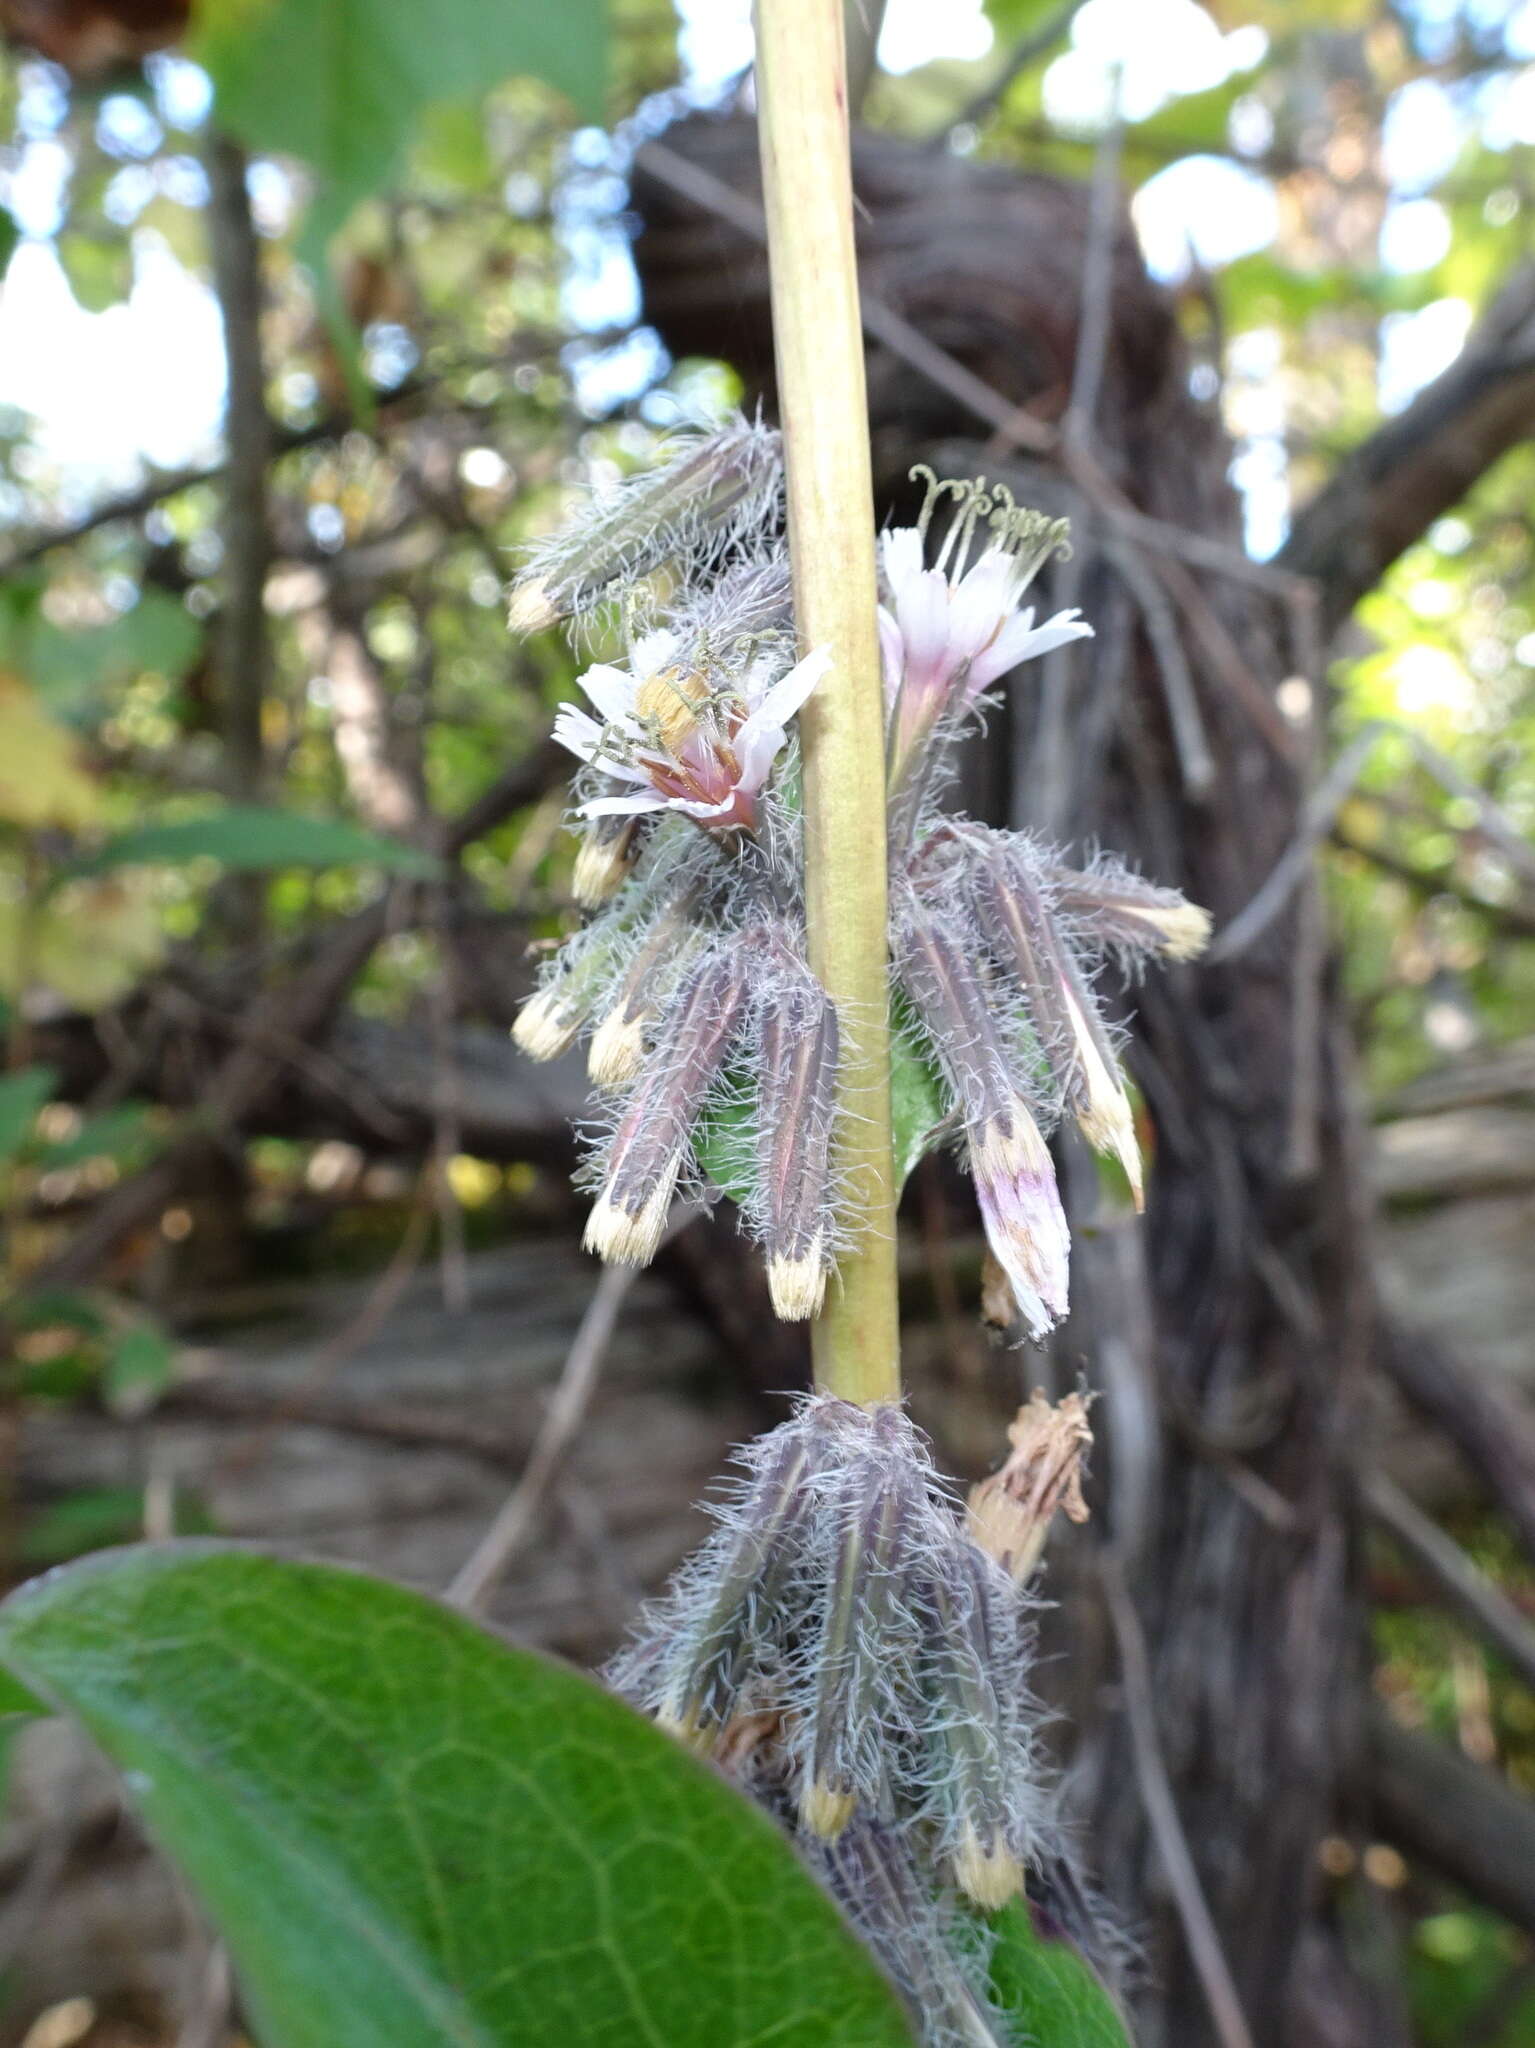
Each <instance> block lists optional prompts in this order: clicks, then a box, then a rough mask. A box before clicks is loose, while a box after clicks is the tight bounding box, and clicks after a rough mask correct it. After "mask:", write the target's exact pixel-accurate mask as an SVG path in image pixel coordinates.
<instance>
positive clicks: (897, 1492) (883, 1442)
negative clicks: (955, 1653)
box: [799, 1409, 923, 1840]
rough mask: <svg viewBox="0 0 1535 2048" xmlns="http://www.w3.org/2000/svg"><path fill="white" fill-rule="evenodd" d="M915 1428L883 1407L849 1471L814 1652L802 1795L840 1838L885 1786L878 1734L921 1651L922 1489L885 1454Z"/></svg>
mask: <svg viewBox="0 0 1535 2048" xmlns="http://www.w3.org/2000/svg"><path fill="white" fill-rule="evenodd" d="M887 1417H888V1419H887ZM907 1427H908V1425H906V1423H905V1419H904V1417H902V1416H901V1415H900V1413H899V1411H897V1410H893V1409H892V1410H889V1411H880V1412H879V1413H877V1414H876V1415H875V1417H874V1418H873V1422H872V1424H871V1428H870V1443H869V1454H868V1455H867V1456H866V1457H865V1458H863V1459H861V1460H859V1461H858V1462H857V1463H856V1464H854V1463H850V1464H849V1468H848V1472H847V1491H846V1501H845V1504H844V1505H843V1507H842V1510H841V1516H840V1528H841V1534H840V1538H839V1540H838V1544H837V1551H836V1564H835V1568H834V1571H833V1575H832V1582H831V1587H830V1591H829V1595H828V1598H827V1605H826V1618H825V1622H824V1625H823V1628H822V1631H821V1636H820V1640H819V1641H818V1642H817V1644H816V1646H815V1650H814V1653H813V1665H814V1687H815V1696H814V1703H813V1705H812V1708H811V1742H810V1755H809V1759H808V1762H807V1766H806V1771H805V1780H804V1785H803V1789H802V1790H801V1793H800V1809H799V1811H800V1820H801V1821H802V1823H803V1824H804V1826H805V1827H806V1828H807V1829H808V1830H809V1831H810V1833H811V1834H813V1835H818V1836H820V1837H821V1838H822V1839H823V1840H831V1839H833V1838H834V1837H835V1836H836V1835H838V1834H840V1833H841V1831H842V1829H843V1828H844V1827H846V1825H847V1823H848V1821H849V1820H850V1819H851V1818H852V1815H853V1813H854V1811H855V1809H856V1807H857V1805H858V1802H859V1801H860V1800H866V1801H873V1800H874V1799H875V1797H876V1796H877V1794H878V1792H879V1789H880V1786H879V1778H880V1773H881V1770H882V1763H881V1759H880V1755H879V1744H878V1742H877V1741H875V1742H871V1740H870V1735H871V1731H873V1730H876V1729H877V1728H878V1727H879V1726H880V1725H881V1723H882V1722H883V1721H885V1720H886V1719H887V1718H888V1715H887V1713H886V1711H885V1702H886V1700H887V1698H888V1694H889V1689H890V1685H891V1680H892V1675H893V1672H894V1671H895V1670H897V1669H898V1668H899V1666H900V1664H901V1662H902V1660H903V1657H904V1656H909V1655H910V1654H911V1649H912V1647H913V1645H912V1643H911V1642H910V1641H909V1640H906V1639H905V1638H907V1637H909V1636H910V1635H911V1634H912V1630H911V1624H910V1609H909V1606H908V1604H907V1603H908V1600H909V1594H908V1589H907V1584H906V1581H907V1578H908V1575H909V1572H910V1568H911V1562H912V1559H911V1542H912V1537H913V1534H914V1533H915V1531H916V1530H917V1529H918V1528H919V1526H920V1521H921V1513H922V1506H923V1500H922V1486H921V1480H920V1476H919V1473H918V1470H917V1468H916V1467H915V1466H914V1465H912V1464H910V1463H908V1462H906V1461H905V1460H904V1459H903V1458H901V1457H900V1456H899V1455H898V1454H897V1455H895V1456H890V1455H886V1454H885V1447H886V1446H887V1445H890V1446H895V1447H897V1450H898V1448H899V1446H900V1445H901V1443H902V1439H903V1432H904V1430H905V1429H906V1428H907Z"/></svg>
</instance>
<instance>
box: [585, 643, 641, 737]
mask: <svg viewBox="0 0 1535 2048" xmlns="http://www.w3.org/2000/svg"><path fill="white" fill-rule="evenodd" d="M576 681H577V682H578V683H579V684H580V685H581V688H582V689H583V690H584V691H585V692H586V694H587V696H588V697H589V698H590V699H591V701H592V702H593V703H594V704H595V705H596V707H597V709H598V710H599V711H600V712H601V713H602V715H603V717H604V718H605V719H606V720H607V722H608V724H609V725H616V726H617V727H618V728H619V729H620V731H622V732H626V733H627V734H628V735H629V737H630V738H631V739H634V738H637V737H638V735H639V727H638V726H637V725H636V724H635V723H634V692H635V687H636V685H635V678H634V677H633V676H631V675H630V674H629V673H628V672H627V670H625V669H621V668H614V667H612V666H611V665H610V664H609V663H608V662H605V661H599V662H597V663H596V664H595V665H594V666H593V667H591V668H589V669H588V670H587V671H586V673H585V674H584V675H579V676H577V677H576Z"/></svg>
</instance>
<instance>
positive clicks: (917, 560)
mask: <svg viewBox="0 0 1535 2048" xmlns="http://www.w3.org/2000/svg"><path fill="white" fill-rule="evenodd" d="M879 562H880V567H881V568H882V569H883V570H884V572H885V582H886V583H887V584H888V586H889V588H890V591H891V593H892V595H894V594H895V593H896V592H897V591H899V590H900V589H901V587H902V585H903V584H906V583H909V582H910V581H911V579H912V578H913V577H914V576H920V575H921V574H922V536H921V534H920V533H918V531H917V529H916V527H914V526H892V527H889V528H887V529H886V531H885V532H884V533H882V534H881V535H880V537H879Z"/></svg>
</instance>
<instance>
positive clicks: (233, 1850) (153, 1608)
mask: <svg viewBox="0 0 1535 2048" xmlns="http://www.w3.org/2000/svg"><path fill="white" fill-rule="evenodd" d="M0 1661H3V1662H4V1663H5V1664H6V1665H7V1666H8V1667H9V1668H10V1669H11V1670H12V1671H13V1672H14V1673H15V1675H16V1676H17V1677H18V1678H19V1679H20V1680H21V1682H22V1683H23V1684H24V1685H28V1686H31V1687H34V1688H35V1689H36V1690H38V1691H39V1692H41V1693H42V1694H43V1695H44V1696H45V1697H47V1698H49V1699H52V1700H55V1701H57V1703H58V1704H59V1705H60V1706H61V1707H63V1708H66V1709H68V1710H69V1711H71V1712H73V1713H75V1714H77V1715H78V1716H79V1717H80V1719H81V1720H82V1721H83V1722H84V1723H85V1724H86V1726H87V1727H88V1728H89V1729H90V1730H91V1731H92V1733H93V1734H94V1735H95V1736H96V1738H97V1739H98V1740H99V1741H100V1742H101V1744H102V1746H103V1747H104V1748H105V1749H106V1750H107V1752H108V1753H109V1755H111V1757H112V1758H113V1759H114V1760H115V1761H116V1762H117V1763H118V1764H119V1765H120V1766H121V1767H122V1769H123V1770H124V1772H125V1773H126V1774H127V1782H128V1785H129V1787H130V1789H131V1790H132V1791H133V1792H134V1794H135V1795H136V1797H137V1798H138V1799H139V1800H140V1802H141V1803H142V1805H143V1808H144V1811H145V1814H146V1816H147V1818H148V1820H149V1823H150V1825H151V1827H152V1828H153V1829H154V1830H156V1832H157V1833H158V1834H159V1836H160V1838H161V1840H162V1841H163V1842H164V1843H165V1845H166V1847H167V1848H168V1849H170V1850H171V1852H172V1853H173V1854H174V1855H176V1856H177V1857H178V1858H179V1860H180V1862H181V1864H182V1866H183V1868H184V1869H185V1871H186V1872H187V1874H188V1876H189V1877H190V1878H191V1880H192V1881H193V1883H194V1884H195V1885H196V1886H197V1887H198V1889H199V1890H200V1891H201V1894H202V1896H203V1899H204V1901H205V1902H206V1904H207V1906H208V1907H209V1909H210V1910H211V1912H212V1913H213V1915H214V1917H215V1919H216V1920H217V1921H218V1922H219V1924H220V1926H221V1927H222V1930H223V1932H224V1934H225V1936H226V1938H227V1940H228V1942H229V1946H230V1949H231V1951H232V1953H233V1955H234V1958H235V1961H236V1965H237V1967H238V1968H239V1970H240V1972H241V1975H242V1979H243V1986H244V1991H245V1995H246V2000H247V2005H248V2009H249V2011H250V2013H251V2016H252V2019H253V2022H254V2026H255V2031H256V2033H257V2034H258V2036H259V2037H260V2039H261V2040H262V2041H263V2042H264V2043H265V2044H266V2048H502V2044H504V2048H514V2044H515V2048H636V2044H645V2043H649V2044H651V2048H726V2044H728V2048H753V2044H763V2048H766V2044H769V2043H771V2044H772V2048H825V2044H827V2043H829V2042H836V2043H837V2044H838V2048H911V2035H910V2033H909V2032H908V2030H907V2027H906V2024H905V2021H904V2019H903V2017H902V2014H901V2011H900V2008H899V2006H898V2005H897V2002H896V1999H895V1995H894V1993H893V1992H892V1991H891V1990H890V1988H889V1987H888V1985H887V1984H886V1983H885V1980H884V1979H883V1977H881V1976H880V1974H879V1972H878V1971H877V1969H876V1968H875V1966H874V1964H873V1962H872V1960H871V1959H870V1957H869V1956H868V1954H867V1953H866V1952H865V1951H864V1950H863V1949H862V1948H861V1946H860V1945H859V1944H858V1942H857V1941H856V1939H855V1938H854V1936H853V1935H852V1933H851V1932H850V1931H849V1929H848V1928H847V1926H846V1925H845V1923H844V1922H843V1921H842V1920H841V1918H840V1917H839V1915H838V1914H837V1912H836V1910H835V1908H834V1907H833V1906H832V1905H831V1903H830V1901H829V1900H828V1899H826V1898H825V1897H824V1896H823V1894H822V1893H821V1892H820V1891H819V1890H818V1889H817V1888H816V1886H815V1885H814V1884H813V1883H812V1881H811V1880H810V1878H809V1877H808V1876H807V1875H806V1873H805V1871H804V1870H803V1869H802V1868H801V1866H800V1864H799V1863H798V1861H797V1860H796V1858H795V1856H794V1854H793V1852H792V1851H791V1849H790V1848H789V1846H788V1844H787V1843H786V1842H785V1841H784V1839H783V1838H782V1836H781V1835H780V1834H779V1833H778V1831H777V1830H776V1829H775V1828H774V1827H773V1825H772V1823H771V1822H770V1821H769V1820H768V1819H767V1818H766V1817H765V1816H764V1815H762V1814H761V1813H759V1812H758V1811H757V1810H756V1809H755V1808H753V1807H751V1806H749V1805H748V1804H747V1803H746V1802H745V1801H743V1800H742V1799H741V1798H740V1797H739V1796H738V1795H737V1794H736V1793H735V1792H734V1791H732V1790H731V1788H730V1787H729V1786H727V1785H726V1784H725V1782H724V1781H723V1779H721V1778H720V1777H718V1776H717V1775H716V1774H715V1773H714V1772H712V1771H711V1770H709V1769H708V1768H707V1767H706V1766H704V1765H702V1764H700V1763H697V1762H696V1761H694V1759H692V1758H691V1757H689V1756H688V1755H686V1754H685V1752H684V1751H683V1750H682V1749H681V1748H680V1747H678V1746H677V1745H676V1744H674V1743H673V1742H672V1741H671V1740H670V1738H669V1737H667V1736H665V1735H663V1734H662V1733H661V1732H660V1731H659V1730H658V1729H656V1728H655V1727H653V1726H652V1725H651V1724H650V1723H648V1722H646V1721H644V1720H642V1719H641V1718H640V1717H639V1716H638V1715H636V1714H634V1713H632V1712H631V1711H630V1710H629V1709H628V1708H627V1707H625V1706H624V1705H622V1704H621V1703H620V1702H619V1701H617V1700H615V1699H613V1698H611V1697H610V1696H608V1695H607V1694H605V1693H603V1692H602V1691H601V1690H600V1689H599V1688H598V1687H597V1686H596V1685H594V1684H592V1683H591V1682H590V1681H589V1680H587V1679H585V1678H583V1677H581V1676H579V1675H578V1674H577V1673H575V1672H573V1671H569V1670H565V1669H563V1668H562V1667H560V1666H559V1665H556V1664H552V1663H549V1662H547V1661H545V1660H544V1659H543V1658H540V1657H536V1656H533V1655H532V1654H530V1653H529V1652H528V1651H525V1650H518V1649H513V1648H511V1647H509V1646H507V1645H505V1644H503V1643H501V1642H499V1641H497V1640H496V1639H495V1638H494V1637H492V1636H491V1635H489V1634H487V1633H486V1632H484V1631H483V1630H481V1629H479V1628H477V1627H475V1626H474V1625H473V1624H472V1623H471V1622H469V1621H467V1620H466V1619H465V1618H464V1617H463V1616H461V1615H458V1614H455V1613H453V1612H451V1611H450V1610H449V1609H447V1608H444V1607H440V1606H438V1605H437V1604H436V1603H435V1602H433V1601H431V1600H428V1599H425V1598H423V1597H422V1596H421V1595H420V1594H417V1593H411V1592H407V1591H405V1590H404V1589H403V1588H401V1587H397V1586H391V1585H387V1584H385V1583H383V1582H382V1581H380V1580H376V1579H372V1578H368V1577H366V1576H364V1575H363V1574H361V1573H357V1572H352V1571H347V1570H344V1569H341V1568H339V1567H334V1566H324V1565H313V1564H300V1563H294V1562H290V1561H287V1560H282V1559H278V1558H275V1557H268V1556H263V1555H261V1554H259V1553H257V1552H253V1551H248V1550H234V1549H227V1548H220V1547H218V1546H216V1545H212V1544H202V1543H197V1544H175V1545H171V1546H166V1547H157V1548H154V1549H149V1548H145V1549H138V1550H127V1551H119V1552H114V1553H111V1554H108V1555H105V1556H102V1557H99V1558H94V1559H91V1560H88V1561H86V1562H85V1563H82V1564H79V1565H75V1566H73V1567H71V1568H70V1569H69V1570H67V1571H63V1572H58V1573H54V1574H53V1575H51V1576H50V1577H49V1578H47V1579H45V1580H42V1581H40V1582H39V1583H37V1584H35V1585H32V1586H29V1587H26V1588H24V1589H23V1590H22V1591H21V1592H20V1593H18V1594H14V1595H13V1596H12V1597H11V1598H10V1599H9V1600H8V1601H7V1602H6V1603H5V1605H4V1606H3V1607H0Z"/></svg>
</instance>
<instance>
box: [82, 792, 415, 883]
mask: <svg viewBox="0 0 1535 2048" xmlns="http://www.w3.org/2000/svg"><path fill="white" fill-rule="evenodd" d="M193 860H216V861H219V862H221V863H222V864H223V866H225V867H226V868H232V869H235V870H236V871H238V872H241V873H244V872H249V871H256V870H260V869H264V868H328V867H345V866H350V865H352V864H353V863H357V862H365V863H366V864H367V865H368V866H370V867H380V868H386V869H388V870H389V872H390V873H391V874H396V875H411V876H414V877H417V878H418V879H421V880H426V879H429V878H430V877H431V876H433V875H436V874H437V873H439V872H440V867H439V863H438V862H437V861H436V860H434V859H433V858H432V857H431V855H430V854H425V853H421V852H419V851H418V850H417V848H415V847H413V846H404V845H402V844H401V842H400V841H399V840H397V839H385V838H383V837H382V836H381V835H380V834H379V833H377V832H366V831H364V830H363V829H362V827H361V826H359V825H349V824H347V823H346V822H345V820H344V819H340V818H306V817H303V816H301V815H300V814H299V813H298V812H297V811H278V810H265V809H263V808H262V807H261V806H260V805H257V804H230V805H228V806H226V808H225V809H223V810H221V811H210V812H208V813H207V814H206V815H205V816H203V817H200V818H181V819H177V820H175V821H173V822H172V823H170V824H166V825H140V826H138V827H136V828H135V829H134V830H133V831H131V832H121V833H119V834H118V836H117V837H116V838H115V839H109V840H108V841H107V843H106V845H105V846H102V847H99V848H98V849H97V851H96V852H95V853H92V854H87V855H86V856H85V857H84V858H83V859H82V860H80V861H78V862H77V863H75V864H74V866H72V867H71V868H70V869H69V870H68V872H69V873H70V874H72V875H100V874H105V873H106V872H107V871H108V870H110V869H112V868H122V867H141V866H148V865H158V866H170V867H178V866H181V865H183V864H184V863H185V862H187V861H193Z"/></svg>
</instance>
